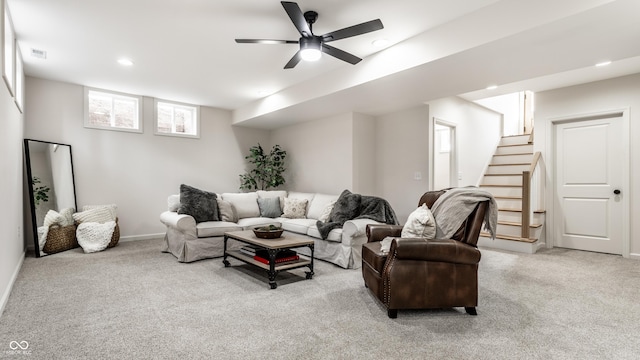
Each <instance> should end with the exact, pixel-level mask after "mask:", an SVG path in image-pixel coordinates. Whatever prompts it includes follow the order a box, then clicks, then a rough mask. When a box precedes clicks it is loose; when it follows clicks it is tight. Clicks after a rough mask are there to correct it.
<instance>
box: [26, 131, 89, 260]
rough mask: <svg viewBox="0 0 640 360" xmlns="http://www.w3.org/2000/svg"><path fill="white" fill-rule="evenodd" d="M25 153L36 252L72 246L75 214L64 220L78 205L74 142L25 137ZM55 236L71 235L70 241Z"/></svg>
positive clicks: (67, 237) (45, 253) (38, 254)
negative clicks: (53, 141) (71, 143)
mask: <svg viewBox="0 0 640 360" xmlns="http://www.w3.org/2000/svg"><path fill="white" fill-rule="evenodd" d="M24 154H25V162H26V164H25V165H26V175H27V178H26V184H27V188H28V189H29V200H30V205H31V223H32V227H33V232H32V234H33V244H34V250H35V256H36V257H40V256H43V255H48V254H52V253H55V252H59V251H62V250H61V249H64V250H68V249H69V248H71V247H73V245H72V244H71V242H73V241H75V229H74V226H73V221H72V218H71V223H70V224H65V223H64V221H65V220H64V218H65V217H64V214H67V216H66V218H70V215H71V214H73V212H75V209H76V207H77V204H76V191H75V183H74V177H73V159H72V157H71V145H67V144H59V143H52V142H48V141H40V140H32V139H25V140H24ZM61 214H62V215H61ZM65 225H66V226H65ZM53 238H59V239H61V240H64V239H68V241H67V242H68V244H67V245H64V244H62V242H61V241H53V240H51V239H53ZM47 239H49V240H51V241H49V240H47Z"/></svg>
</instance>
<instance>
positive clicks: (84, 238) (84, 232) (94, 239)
mask: <svg viewBox="0 0 640 360" xmlns="http://www.w3.org/2000/svg"><path fill="white" fill-rule="evenodd" d="M83 212H84V211H83ZM115 227H116V222H115V221H108V222H106V223H104V224H99V223H95V222H85V223H82V224H80V225H78V228H77V229H76V238H77V239H78V244H79V245H80V246H81V247H82V250H84V252H85V253H92V252H98V251H102V250H104V249H106V248H107V245H109V242H111V237H112V236H113V230H114V229H115Z"/></svg>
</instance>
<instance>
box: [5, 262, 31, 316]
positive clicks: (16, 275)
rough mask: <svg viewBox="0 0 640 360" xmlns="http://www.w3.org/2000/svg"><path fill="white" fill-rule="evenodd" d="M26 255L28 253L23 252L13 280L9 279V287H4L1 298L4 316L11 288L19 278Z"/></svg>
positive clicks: (14, 271)
mask: <svg viewBox="0 0 640 360" xmlns="http://www.w3.org/2000/svg"><path fill="white" fill-rule="evenodd" d="M25 255H26V252H23V253H22V256H21V257H20V261H18V265H17V266H16V268H15V270H13V275H11V280H9V284H8V285H7V288H6V289H4V293H3V294H2V298H0V316H2V314H3V313H4V308H5V306H6V305H7V301H9V295H11V290H13V284H14V283H15V282H16V279H17V278H18V273H19V272H20V269H21V268H22V263H24V257H25Z"/></svg>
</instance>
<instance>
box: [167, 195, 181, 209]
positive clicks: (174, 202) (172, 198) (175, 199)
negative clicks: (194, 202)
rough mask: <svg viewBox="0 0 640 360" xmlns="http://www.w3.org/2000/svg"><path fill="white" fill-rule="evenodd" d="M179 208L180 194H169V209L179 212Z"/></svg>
mask: <svg viewBox="0 0 640 360" xmlns="http://www.w3.org/2000/svg"><path fill="white" fill-rule="evenodd" d="M178 209H180V194H177V195H169V197H168V198H167V210H168V211H173V212H178Z"/></svg>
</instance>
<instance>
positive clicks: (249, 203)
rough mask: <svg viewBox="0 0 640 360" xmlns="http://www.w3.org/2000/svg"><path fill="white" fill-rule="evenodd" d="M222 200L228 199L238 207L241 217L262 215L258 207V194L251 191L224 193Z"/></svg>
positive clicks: (238, 213) (237, 210) (237, 212)
mask: <svg viewBox="0 0 640 360" xmlns="http://www.w3.org/2000/svg"><path fill="white" fill-rule="evenodd" d="M221 196H222V200H227V201H228V202H230V203H231V204H232V205H233V207H234V208H235V209H236V214H237V215H238V218H239V219H244V218H251V217H260V208H259V207H258V194H256V193H255V192H249V193H223V194H222V195H221Z"/></svg>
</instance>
